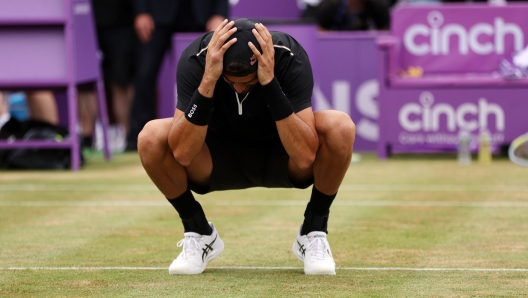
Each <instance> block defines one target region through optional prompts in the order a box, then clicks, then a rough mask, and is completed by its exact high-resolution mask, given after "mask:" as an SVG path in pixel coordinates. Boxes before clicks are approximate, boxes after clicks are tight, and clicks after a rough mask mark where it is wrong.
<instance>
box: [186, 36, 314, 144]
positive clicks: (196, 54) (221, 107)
mask: <svg viewBox="0 0 528 298" xmlns="http://www.w3.org/2000/svg"><path fill="white" fill-rule="evenodd" d="M270 33H271V35H272V37H273V44H274V48H275V77H276V78H277V80H278V81H279V83H280V85H281V88H282V90H283V92H284V93H285V94H286V96H287V97H288V100H289V101H290V103H291V105H292V107H293V109H294V111H295V112H299V111H301V110H304V109H306V108H308V107H311V106H312V102H311V98H312V90H313V75H312V67H311V65H310V60H309V59H308V55H307V54H306V52H305V51H304V49H303V48H302V46H301V45H300V44H299V43H298V42H297V41H296V40H295V39H293V37H291V36H290V35H288V34H286V33H282V32H277V31H271V32H270ZM212 35H213V32H209V33H206V34H205V35H203V36H201V37H199V38H198V39H196V40H195V41H194V42H192V43H191V45H190V46H189V47H187V49H185V51H183V53H182V56H181V58H180V61H179V62H178V69H177V72H176V78H177V92H178V103H177V106H176V108H177V109H179V110H181V111H185V110H186V109H187V106H188V105H189V102H190V101H191V98H192V96H193V94H194V92H198V91H197V89H198V86H199V85H200V82H201V80H202V77H203V73H204V67H205V56H206V54H207V45H208V44H209V41H210V40H211V37H212ZM261 88H262V86H261V85H260V84H259V83H257V85H256V86H255V87H254V88H253V89H252V90H251V91H250V92H249V95H248V96H247V98H246V99H245V100H244V101H243V102H242V115H239V106H238V102H237V98H236V96H235V91H234V90H233V89H231V87H230V86H229V84H228V83H226V82H225V81H224V79H223V78H222V77H220V79H219V80H218V81H217V83H216V87H215V90H214V95H213V100H214V104H213V112H212V115H211V121H210V123H209V130H208V133H215V134H219V135H220V136H222V137H224V138H226V139H227V140H228V141H231V142H234V143H244V144H248V143H249V144H250V143H254V144H257V145H258V144H261V143H266V142H269V141H271V140H273V139H278V132H277V127H276V125H275V121H273V119H272V118H271V114H270V111H269V109H268V106H267V104H266V99H265V98H263V94H262V90H261ZM245 96H246V94H238V98H239V100H240V101H242V99H243V98H244V97H245Z"/></svg>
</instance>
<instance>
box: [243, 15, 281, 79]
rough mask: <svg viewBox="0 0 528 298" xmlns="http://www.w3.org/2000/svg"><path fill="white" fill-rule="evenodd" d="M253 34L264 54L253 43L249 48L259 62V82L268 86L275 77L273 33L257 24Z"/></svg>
mask: <svg viewBox="0 0 528 298" xmlns="http://www.w3.org/2000/svg"><path fill="white" fill-rule="evenodd" d="M252 32H253V35H255V38H256V39H257V41H258V42H259V44H260V48H261V49H262V53H260V52H259V50H258V49H257V48H256V47H255V45H254V44H253V43H251V42H249V47H250V48H251V50H252V51H253V54H255V57H257V60H258V70H257V75H258V78H259V82H260V84H261V85H267V84H268V83H269V82H271V80H273V78H274V77H275V73H274V68H275V48H273V40H272V37H271V33H270V32H269V31H268V29H267V28H266V27H265V26H264V25H262V24H261V23H257V24H255V29H253V30H252Z"/></svg>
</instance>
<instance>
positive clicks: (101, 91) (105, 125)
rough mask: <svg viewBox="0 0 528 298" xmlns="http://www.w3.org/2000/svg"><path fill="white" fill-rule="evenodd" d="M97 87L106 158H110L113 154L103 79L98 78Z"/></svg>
mask: <svg viewBox="0 0 528 298" xmlns="http://www.w3.org/2000/svg"><path fill="white" fill-rule="evenodd" d="M96 88H97V100H98V103H99V120H100V121H101V126H102V127H103V143H104V144H103V148H104V154H105V158H106V160H110V159H111V158H112V154H111V152H110V147H109V143H108V126H109V125H108V112H107V108H106V97H105V90H104V85H103V80H101V79H98V80H97V82H96Z"/></svg>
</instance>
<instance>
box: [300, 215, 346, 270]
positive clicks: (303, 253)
mask: <svg viewBox="0 0 528 298" xmlns="http://www.w3.org/2000/svg"><path fill="white" fill-rule="evenodd" d="M301 228H302V225H301ZM301 228H299V231H298V232H297V239H295V242H293V247H292V250H293V253H294V254H295V255H296V256H297V258H298V259H299V260H300V261H301V262H303V263H304V273H305V274H315V275H335V274H336V272H335V262H334V258H333V257H332V251H331V250H330V244H329V243H328V241H327V240H326V233H325V232H311V233H308V235H304V236H301Z"/></svg>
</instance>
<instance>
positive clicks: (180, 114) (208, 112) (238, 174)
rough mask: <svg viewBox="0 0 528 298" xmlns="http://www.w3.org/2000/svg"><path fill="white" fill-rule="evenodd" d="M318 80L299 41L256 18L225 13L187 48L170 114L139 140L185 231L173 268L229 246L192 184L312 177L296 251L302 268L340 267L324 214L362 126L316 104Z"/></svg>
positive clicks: (260, 183)
mask: <svg viewBox="0 0 528 298" xmlns="http://www.w3.org/2000/svg"><path fill="white" fill-rule="evenodd" d="M312 89H313V76H312V69H311V66H310V61H309V59H308V56H307V54H306V52H305V51H304V49H303V48H302V46H301V45H300V44H299V43H298V42H297V41H296V40H295V39H293V38H292V37H291V36H289V35H288V34H285V33H282V32H270V31H268V29H267V28H266V27H265V26H263V25H262V24H260V23H258V22H256V21H255V20H251V19H238V20H235V21H228V20H225V21H224V22H223V23H222V24H221V25H220V26H219V27H218V28H216V30H215V31H214V32H209V33H206V34H204V35H203V36H201V37H199V38H198V39H196V40H195V41H194V42H193V43H192V44H191V45H190V46H189V47H188V48H187V49H186V50H185V51H184V52H183V54H182V57H181V59H180V61H179V64H178V69H177V90H178V91H177V93H178V103H177V109H176V112H175V114H174V117H173V118H169V119H159V120H154V121H151V122H149V123H147V124H146V125H145V127H144V128H143V130H142V132H141V133H140V135H139V140H138V151H139V155H140V157H141V162H142V164H143V167H144V168H145V170H146V172H147V173H148V175H149V177H150V178H151V179H152V181H153V182H154V184H156V186H157V187H158V188H159V190H160V191H161V192H162V193H163V194H164V195H165V197H166V198H167V199H168V200H169V202H170V203H171V204H172V205H173V206H174V208H175V209H176V211H177V212H178V214H179V216H180V218H181V220H182V222H183V227H184V230H185V233H184V239H182V240H181V241H180V242H179V243H178V246H183V250H182V252H181V253H180V255H179V256H178V257H177V258H176V259H175V260H174V261H173V262H172V264H171V265H170V267H169V273H170V274H199V273H202V272H203V271H204V269H205V267H206V265H207V263H208V262H209V261H211V260H213V259H214V258H216V257H218V255H220V253H222V251H223V250H224V243H223V241H222V240H221V239H220V235H219V233H218V231H217V229H216V227H215V226H214V225H213V223H211V222H209V221H208V220H207V218H206V216H205V214H204V211H203V209H202V207H201V205H200V203H199V202H198V201H196V200H195V198H194V196H193V193H192V192H191V191H193V192H195V193H198V194H206V193H210V192H213V191H219V190H234V189H245V188H249V187H270V188H271V187H279V188H307V187H309V186H311V185H313V186H312V193H311V197H310V200H309V202H308V205H307V207H306V211H305V212H304V222H303V223H302V225H301V226H300V228H299V230H298V231H297V235H296V237H295V240H294V242H293V248H292V250H293V253H294V254H295V256H297V258H299V260H301V261H302V262H303V263H304V272H305V273H306V274H328V275H334V274H335V262H334V259H333V257H332V252H331V250H330V245H329V244H328V241H327V239H326V235H327V233H328V231H327V222H328V216H329V213H330V206H331V205H332V202H333V200H334V198H335V197H336V194H337V191H338V189H339V186H340V184H341V182H342V180H343V177H344V175H345V173H346V171H347V169H348V166H349V164H350V159H351V157H352V147H353V144H354V138H355V130H356V129H355V125H354V123H353V122H352V120H351V119H350V117H349V116H348V115H347V114H345V113H343V112H339V111H331V110H328V111H317V112H313V111H312V103H311V97H312ZM292 236H293V235H292Z"/></svg>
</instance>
